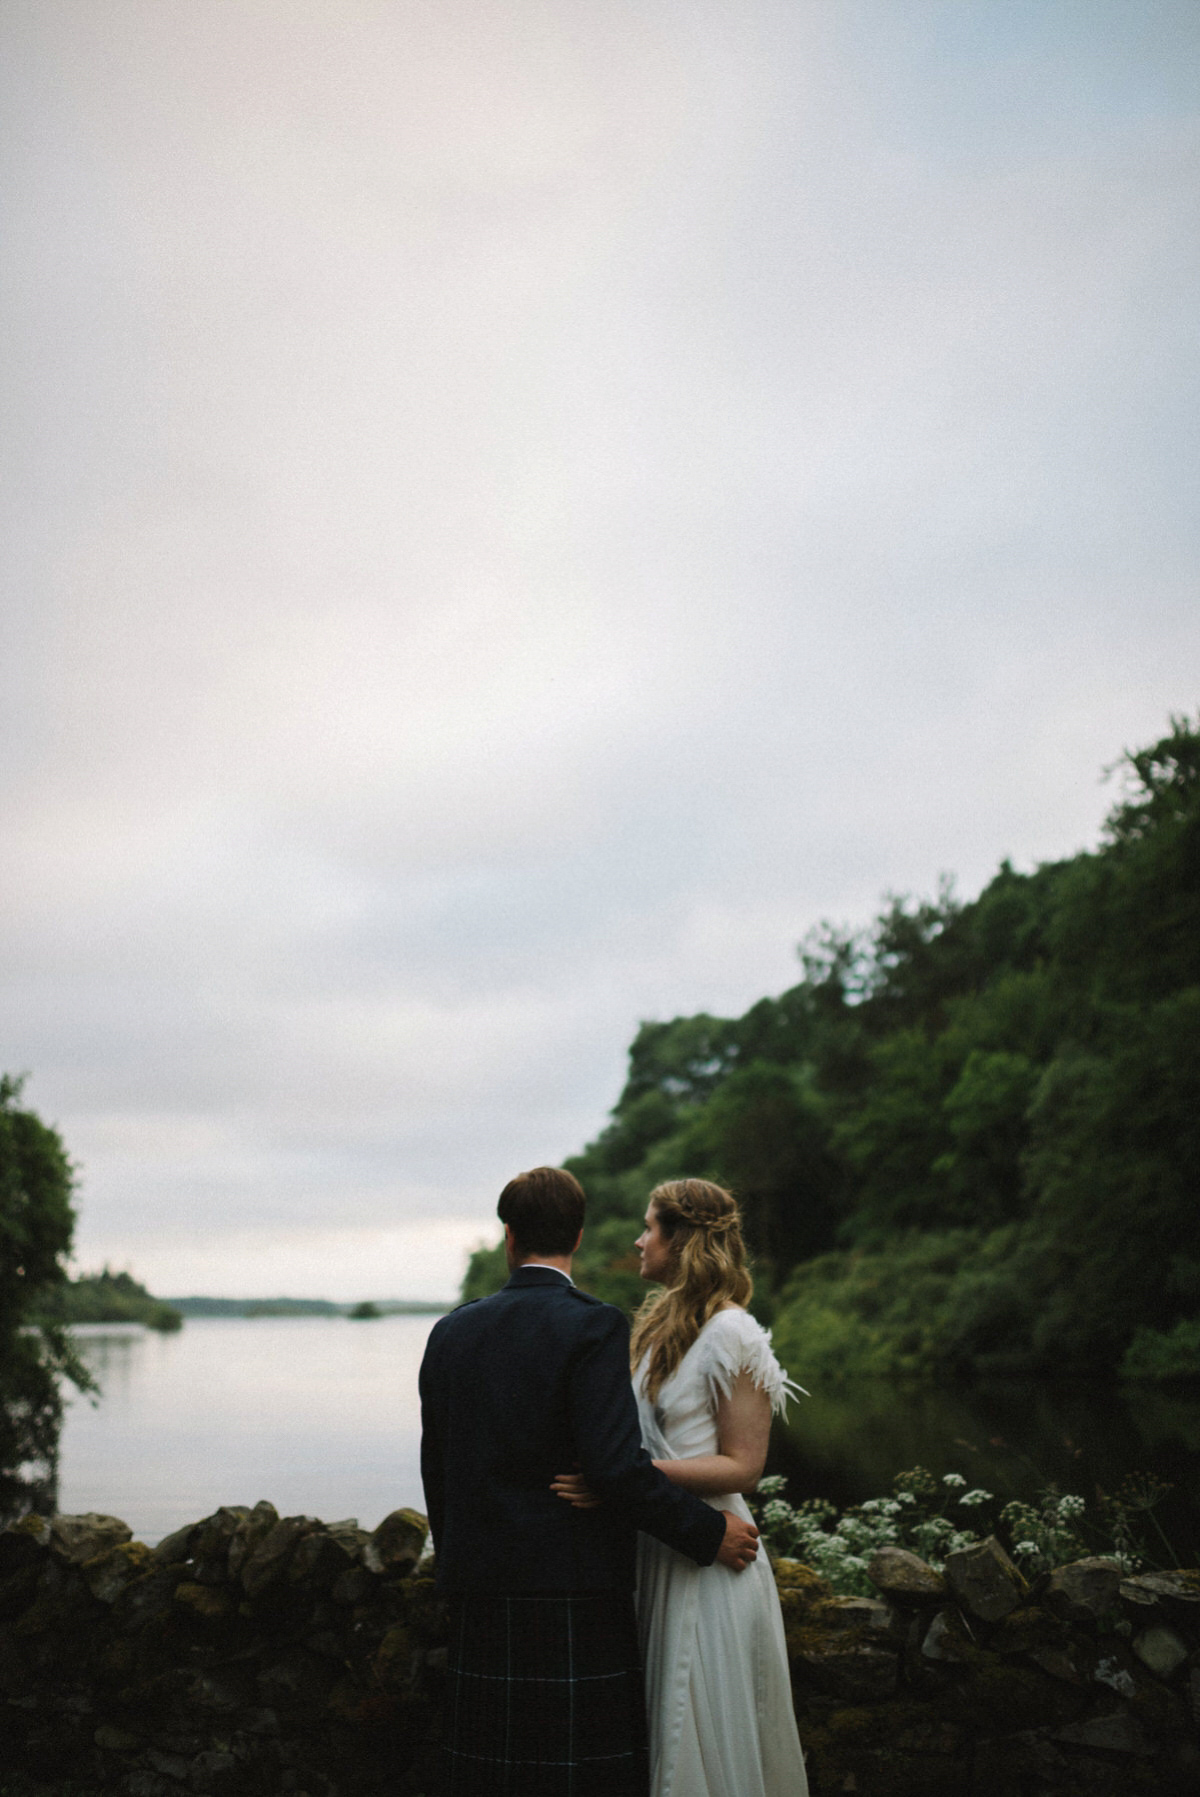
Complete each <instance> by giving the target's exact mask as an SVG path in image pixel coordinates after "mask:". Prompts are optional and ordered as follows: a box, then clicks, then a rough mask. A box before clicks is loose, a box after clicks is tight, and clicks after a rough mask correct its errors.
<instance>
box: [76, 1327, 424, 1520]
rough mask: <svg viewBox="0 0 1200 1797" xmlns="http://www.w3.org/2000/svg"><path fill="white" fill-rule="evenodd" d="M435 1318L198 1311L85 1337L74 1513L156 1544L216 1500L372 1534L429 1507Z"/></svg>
mask: <svg viewBox="0 0 1200 1797" xmlns="http://www.w3.org/2000/svg"><path fill="white" fill-rule="evenodd" d="M436 1320H437V1319H436V1318H435V1317H430V1316H419V1317H404V1316H396V1317H384V1318H381V1319H379V1320H378V1321H375V1322H371V1323H351V1322H348V1321H347V1320H346V1319H345V1318H342V1317H332V1318H327V1317H286V1318H253V1319H240V1318H225V1317H215V1318H208V1317H201V1318H192V1319H190V1320H189V1321H188V1323H187V1324H186V1326H185V1327H184V1329H183V1330H182V1331H181V1332H180V1333H179V1334H177V1335H158V1334H155V1333H153V1332H142V1331H140V1330H120V1331H112V1330H107V1329H99V1328H97V1329H94V1330H90V1331H87V1332H80V1338H79V1339H80V1347H81V1349H82V1350H83V1353H84V1355H85V1358H86V1359H87V1362H88V1364H89V1366H91V1368H92V1370H93V1371H94V1372H95V1374H96V1376H97V1378H98V1380H99V1382H100V1386H101V1398H100V1401H99V1403H98V1404H93V1403H89V1402H88V1401H87V1400H86V1399H84V1398H79V1397H76V1398H75V1399H74V1400H73V1401H72V1402H71V1404H70V1407H69V1409H68V1412H67V1417H66V1422H65V1425H64V1428H63V1437H62V1446H61V1454H60V1472H59V1478H60V1493H59V1502H60V1505H61V1507H62V1508H63V1509H64V1510H68V1511H72V1510H103V1511H107V1512H110V1513H111V1514H113V1515H116V1516H122V1517H124V1518H125V1520H126V1521H127V1522H128V1523H129V1524H130V1525H131V1527H132V1528H133V1531H134V1533H135V1535H138V1536H139V1537H140V1538H141V1539H142V1540H145V1541H156V1540H158V1539H160V1538H161V1537H162V1536H163V1535H165V1534H167V1533H169V1532H170V1530H172V1529H174V1528H177V1527H179V1525H180V1524H181V1523H184V1522H189V1521H192V1520H194V1519H195V1518H196V1517H199V1516H204V1515H206V1514H207V1513H208V1512H210V1511H212V1510H214V1509H215V1508H216V1507H217V1505H218V1504H234V1503H242V1504H253V1503H254V1502H255V1501H256V1500H257V1499H258V1498H260V1497H266V1498H270V1500H271V1502H272V1503H274V1504H276V1505H277V1506H278V1508H279V1509H280V1511H282V1512H284V1513H305V1514H309V1515H315V1516H323V1517H324V1518H325V1519H326V1520H327V1521H331V1520H334V1519H336V1518H338V1517H344V1516H358V1517H359V1519H360V1521H362V1522H363V1524H364V1525H365V1526H367V1527H373V1526H374V1524H375V1523H377V1522H379V1521H380V1519H381V1518H382V1517H383V1516H385V1515H386V1514H387V1513H388V1511H389V1510H394V1509H395V1508H396V1507H397V1506H398V1505H401V1504H412V1505H415V1506H417V1507H420V1505H421V1481H420V1467H419V1445H420V1417H419V1410H418V1403H417V1369H418V1367H419V1366H420V1362H421V1355H422V1353H423V1352H424V1347H425V1340H426V1337H427V1336H428V1334H429V1330H430V1328H431V1327H432V1325H433V1323H434V1322H435V1321H436Z"/></svg>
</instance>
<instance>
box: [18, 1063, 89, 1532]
mask: <svg viewBox="0 0 1200 1797" xmlns="http://www.w3.org/2000/svg"><path fill="white" fill-rule="evenodd" d="M22 1084H23V1081H22V1080H20V1079H13V1078H11V1077H9V1076H8V1075H3V1076H0V1514H11V1513H12V1512H14V1511H16V1510H19V1509H22V1508H27V1507H28V1506H29V1504H30V1502H31V1501H32V1502H33V1503H35V1504H42V1505H45V1504H47V1503H50V1502H52V1500H53V1480H54V1468H55V1458H56V1454H57V1448H58V1435H59V1429H60V1427H61V1423H62V1396H61V1389H60V1377H61V1376H62V1375H65V1376H67V1377H69V1378H71V1379H73V1380H74V1381H75V1383H76V1384H77V1385H80V1386H81V1387H90V1386H91V1383H92V1381H91V1379H90V1377H89V1375H88V1374H87V1373H86V1371H85V1370H84V1368H83V1367H82V1365H81V1364H80V1362H79V1360H78V1358H77V1356H76V1354H75V1353H74V1350H73V1349H72V1347H71V1344H70V1342H69V1340H68V1339H67V1336H66V1332H65V1330H64V1329H63V1327H62V1325H61V1324H57V1323H49V1322H47V1323H43V1324H42V1325H41V1327H40V1328H36V1329H35V1328H31V1327H29V1325H30V1324H31V1323H32V1322H33V1321H34V1320H35V1319H36V1318H37V1317H38V1316H39V1315H40V1314H42V1313H44V1311H45V1308H46V1302H45V1301H46V1296H47V1294H48V1293H51V1292H53V1290H54V1289H55V1288H56V1287H58V1286H60V1285H61V1284H62V1283H63V1282H64V1280H65V1279H66V1272H65V1266H64V1263H65V1261H66V1258H67V1255H68V1254H69V1253H70V1249H71V1240H72V1235H73V1232H74V1227H75V1211H74V1206H73V1204H72V1201H71V1200H72V1188H73V1175H72V1170H71V1163H70V1161H69V1160H68V1158H67V1153H66V1150H65V1148H64V1147H63V1144H62V1141H61V1140H60V1138H59V1136H58V1134H57V1132H56V1131H55V1130H53V1129H51V1128H49V1126H48V1125H47V1124H45V1123H43V1122H42V1121H41V1119H40V1118H39V1117H37V1116H36V1115H35V1114H34V1113H33V1112H32V1111H28V1110H24V1109H22V1108H21V1107H20V1105H19V1102H18V1101H19V1099H20V1095H21V1087H22Z"/></svg>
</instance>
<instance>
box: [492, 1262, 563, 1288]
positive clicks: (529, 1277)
mask: <svg viewBox="0 0 1200 1797" xmlns="http://www.w3.org/2000/svg"><path fill="white" fill-rule="evenodd" d="M571 1283H572V1281H571V1280H570V1279H568V1277H567V1275H566V1274H565V1273H560V1272H559V1270H558V1268H557V1267H514V1269H513V1271H512V1272H511V1273H510V1274H509V1276H508V1285H506V1286H505V1288H504V1289H505V1290H506V1291H507V1290H508V1289H509V1287H516V1288H518V1289H519V1288H520V1287H522V1286H526V1285H570V1284H571Z"/></svg>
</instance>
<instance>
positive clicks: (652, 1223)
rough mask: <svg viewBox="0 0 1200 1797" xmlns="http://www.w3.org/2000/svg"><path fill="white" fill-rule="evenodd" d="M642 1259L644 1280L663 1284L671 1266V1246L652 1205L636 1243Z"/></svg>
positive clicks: (635, 1245)
mask: <svg viewBox="0 0 1200 1797" xmlns="http://www.w3.org/2000/svg"><path fill="white" fill-rule="evenodd" d="M634 1247H635V1248H636V1249H637V1250H638V1252H639V1253H640V1254H641V1257H642V1266H641V1273H642V1278H643V1279H645V1280H648V1281H650V1282H651V1283H653V1282H655V1281H657V1282H658V1283H659V1284H662V1283H663V1282H664V1281H665V1280H666V1277H667V1272H668V1270H669V1268H670V1264H671V1244H670V1242H669V1241H668V1240H667V1238H666V1236H665V1235H664V1234H663V1230H662V1224H661V1223H660V1222H659V1220H658V1214H657V1212H656V1211H655V1209H654V1206H653V1205H651V1206H650V1209H649V1210H648V1211H647V1212H646V1227H645V1229H644V1230H643V1231H642V1233H641V1235H640V1236H639V1237H638V1239H637V1241H636V1242H635V1243H634Z"/></svg>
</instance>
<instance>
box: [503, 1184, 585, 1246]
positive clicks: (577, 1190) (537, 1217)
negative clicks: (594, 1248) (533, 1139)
mask: <svg viewBox="0 0 1200 1797" xmlns="http://www.w3.org/2000/svg"><path fill="white" fill-rule="evenodd" d="M586 1208H587V1199H586V1198H585V1196H584V1191H583V1187H582V1186H581V1185H580V1183H579V1181H578V1180H577V1179H576V1178H575V1175H574V1174H573V1173H567V1172H565V1171H564V1170H563V1168H562V1167H532V1168H531V1169H530V1171H529V1172H528V1173H518V1174H517V1176H516V1178H515V1179H510V1180H509V1182H508V1184H507V1185H506V1186H505V1188H504V1190H503V1191H502V1192H501V1194H500V1201H499V1203H498V1204H497V1206H496V1213H497V1215H498V1216H499V1218H500V1221H501V1222H502V1223H507V1224H508V1226H509V1228H510V1229H511V1230H512V1232H513V1245H514V1247H515V1248H516V1250H517V1252H518V1254H573V1253H574V1252H575V1244H576V1243H577V1242H578V1240H579V1231H580V1230H581V1229H582V1228H583V1213H584V1211H585V1209H586Z"/></svg>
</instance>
